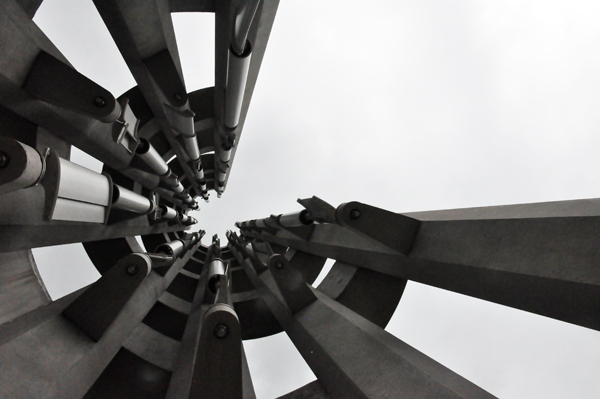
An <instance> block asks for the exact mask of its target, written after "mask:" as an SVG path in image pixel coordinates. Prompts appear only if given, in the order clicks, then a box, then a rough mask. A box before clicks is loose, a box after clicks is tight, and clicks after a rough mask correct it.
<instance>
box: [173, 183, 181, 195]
mask: <svg viewBox="0 0 600 399" xmlns="http://www.w3.org/2000/svg"><path fill="white" fill-rule="evenodd" d="M172 188H173V191H175V193H176V194H181V193H182V192H183V190H184V188H183V184H181V182H180V181H179V180H177V185H176V186H173V187H172Z"/></svg>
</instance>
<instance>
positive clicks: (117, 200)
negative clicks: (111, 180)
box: [112, 184, 156, 213]
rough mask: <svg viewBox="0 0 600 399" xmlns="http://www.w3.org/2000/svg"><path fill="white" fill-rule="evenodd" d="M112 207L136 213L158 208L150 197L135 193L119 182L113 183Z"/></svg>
mask: <svg viewBox="0 0 600 399" xmlns="http://www.w3.org/2000/svg"><path fill="white" fill-rule="evenodd" d="M112 207H113V208H114V209H122V210H124V211H130V212H136V213H148V212H151V211H153V210H154V209H155V208H156V204H154V202H152V201H150V200H149V199H148V198H146V197H144V196H142V195H139V194H137V193H134V192H133V191H131V190H128V189H126V188H124V187H121V186H119V185H118V184H113V199H112Z"/></svg>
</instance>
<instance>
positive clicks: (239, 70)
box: [223, 43, 252, 129]
mask: <svg viewBox="0 0 600 399" xmlns="http://www.w3.org/2000/svg"><path fill="white" fill-rule="evenodd" d="M251 58H252V47H251V46H250V43H247V44H246V46H245V48H244V52H243V53H241V54H240V55H237V54H236V53H235V52H234V51H233V50H232V49H229V53H228V59H227V84H226V85H225V115H224V116H223V119H224V123H225V126H227V127H228V128H230V129H234V128H235V127H237V125H238V123H239V121H240V114H241V112H242V101H243V99H244V93H245V90H246V80H247V78H248V70H249V69H250V60H251Z"/></svg>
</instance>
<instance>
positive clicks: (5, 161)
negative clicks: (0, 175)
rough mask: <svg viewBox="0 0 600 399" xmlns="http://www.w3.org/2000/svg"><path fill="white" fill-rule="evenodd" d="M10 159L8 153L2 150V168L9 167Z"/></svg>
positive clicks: (0, 154) (0, 160) (0, 156)
mask: <svg viewBox="0 0 600 399" xmlns="http://www.w3.org/2000/svg"><path fill="white" fill-rule="evenodd" d="M9 161H10V158H9V157H8V155H6V153H4V152H2V151H0V168H5V167H7V166H8V162H9Z"/></svg>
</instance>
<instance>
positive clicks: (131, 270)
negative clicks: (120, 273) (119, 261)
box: [127, 263, 139, 276]
mask: <svg viewBox="0 0 600 399" xmlns="http://www.w3.org/2000/svg"><path fill="white" fill-rule="evenodd" d="M138 271H139V268H138V267H137V265H135V264H133V263H132V264H130V265H128V266H127V274H129V275H131V276H134V275H136V274H137V272H138Z"/></svg>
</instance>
